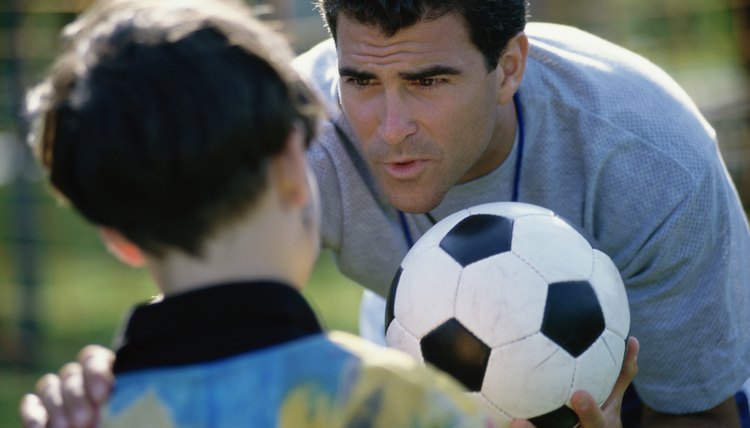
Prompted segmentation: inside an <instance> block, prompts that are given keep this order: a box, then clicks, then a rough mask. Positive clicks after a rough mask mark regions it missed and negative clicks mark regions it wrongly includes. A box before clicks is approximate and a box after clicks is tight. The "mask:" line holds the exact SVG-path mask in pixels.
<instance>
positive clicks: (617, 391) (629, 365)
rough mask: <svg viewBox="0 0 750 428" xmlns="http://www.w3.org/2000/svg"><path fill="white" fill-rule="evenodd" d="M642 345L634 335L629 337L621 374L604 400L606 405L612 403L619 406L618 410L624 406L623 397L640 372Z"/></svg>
mask: <svg viewBox="0 0 750 428" xmlns="http://www.w3.org/2000/svg"><path fill="white" fill-rule="evenodd" d="M640 348H641V345H640V344H639V343H638V339H636V338H635V337H633V336H630V337H629V338H628V349H627V353H626V354H625V360H624V361H623V362H622V369H621V370H620V376H618V377H617V381H616V382H615V386H614V387H613V388H612V394H611V395H610V396H609V398H607V401H605V402H604V407H606V406H609V405H611V404H615V405H616V406H617V410H618V411H619V410H620V407H621V406H622V397H623V395H625V390H626V389H628V386H629V385H630V383H631V382H632V381H633V379H634V378H635V375H636V374H638V351H639V350H640Z"/></svg>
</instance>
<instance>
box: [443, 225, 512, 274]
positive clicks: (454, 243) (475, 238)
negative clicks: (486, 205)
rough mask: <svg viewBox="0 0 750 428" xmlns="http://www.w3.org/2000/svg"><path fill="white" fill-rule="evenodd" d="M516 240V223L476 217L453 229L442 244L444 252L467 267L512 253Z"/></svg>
mask: <svg viewBox="0 0 750 428" xmlns="http://www.w3.org/2000/svg"><path fill="white" fill-rule="evenodd" d="M512 239H513V220H511V219H509V218H506V217H501V216H497V215H491V214H475V215H470V216H468V217H466V218H464V219H463V220H461V221H460V222H458V224H456V225H455V226H453V228H452V229H451V230H450V232H448V233H447V234H446V235H445V236H444V237H443V239H442V240H441V241H440V248H442V249H443V250H444V251H445V252H446V253H448V254H449V255H450V256H451V257H453V259H455V260H456V261H457V262H458V263H460V264H461V266H463V267H466V266H468V265H470V264H472V263H474V262H477V261H479V260H482V259H485V258H487V257H491V256H494V255H496V254H501V253H504V252H506V251H510V246H511V241H512Z"/></svg>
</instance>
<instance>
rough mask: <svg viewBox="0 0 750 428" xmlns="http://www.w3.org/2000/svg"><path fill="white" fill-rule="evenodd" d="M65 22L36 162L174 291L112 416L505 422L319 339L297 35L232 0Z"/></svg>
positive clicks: (119, 364) (134, 329) (132, 362)
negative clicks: (311, 291)
mask: <svg viewBox="0 0 750 428" xmlns="http://www.w3.org/2000/svg"><path fill="white" fill-rule="evenodd" d="M67 34H68V37H69V43H68V46H67V49H65V50H64V52H63V53H62V54H61V56H60V60H59V61H58V63H57V64H56V66H55V67H54V69H53V71H52V72H51V73H50V76H49V77H48V78H47V79H46V80H45V82H43V83H42V84H41V85H40V86H39V87H38V88H37V89H36V90H35V91H33V92H32V95H31V97H30V100H31V103H30V106H31V107H32V114H33V115H34V116H36V117H37V118H38V123H39V127H38V129H39V131H40V132H39V139H38V140H37V144H36V148H37V152H38V154H39V158H40V160H41V161H42V163H43V165H44V167H45V168H46V169H47V171H48V173H49V179H50V182H51V184H52V186H53V187H54V189H55V190H56V191H58V192H59V194H60V195H61V196H63V197H64V198H65V199H66V200H67V201H69V202H70V203H71V204H72V205H73V206H74V207H75V208H76V210H77V211H78V212H79V213H81V214H82V215H83V216H84V217H85V218H86V219H88V220H89V221H90V222H91V223H93V224H94V225H96V226H97V227H98V228H100V230H101V233H102V236H103V239H104V241H105V243H106V244H107V246H108V248H109V249H110V250H112V252H113V253H115V254H116V255H117V256H118V257H119V258H120V259H121V260H122V261H124V262H126V263H128V264H130V265H133V266H139V267H141V266H142V267H146V268H147V269H148V270H149V272H150V273H151V275H152V277H153V278H154V281H155V283H156V285H157V288H158V290H159V292H160V293H162V294H163V298H162V299H160V300H159V301H157V302H150V303H148V304H144V305H140V306H137V307H135V308H134V309H133V311H132V313H131V315H130V317H129V320H128V322H127V325H126V327H125V329H124V333H123V335H122V337H121V339H120V343H119V346H118V349H117V358H116V361H115V364H114V373H115V376H116V384H117V386H116V387H115V388H114V390H113V392H112V394H111V396H110V398H109V400H108V402H107V404H106V406H105V407H104V411H103V412H102V414H101V419H100V420H99V425H98V426H102V427H157V426H164V427H166V426H194V427H214V428H222V427H225V428H236V427H260V428H262V427H271V426H278V427H289V428H300V427H332V428H335V427H341V428H343V427H351V426H372V427H383V428H388V427H393V426H407V425H416V426H435V427H470V426H487V427H491V426H499V415H498V414H497V413H496V412H494V411H492V410H491V409H490V408H489V407H488V406H486V405H484V404H483V403H480V402H479V401H476V400H474V399H472V398H471V397H470V396H469V395H468V394H466V393H465V392H464V391H463V390H462V389H461V388H460V387H459V386H458V385H457V384H456V383H455V382H454V381H453V380H452V379H450V378H449V377H448V376H447V375H445V374H439V373H437V372H433V371H432V369H427V368H426V367H424V366H423V365H421V364H419V363H417V362H416V361H414V360H412V359H411V358H409V357H408V356H406V355H404V354H401V353H399V352H396V351H393V350H389V349H386V348H382V347H378V346H375V345H372V344H369V343H367V342H366V341H364V340H362V339H360V338H358V337H356V336H351V335H348V334H344V333H340V332H337V333H330V334H324V333H323V332H322V330H321V328H320V326H319V324H318V322H317V320H316V317H315V315H314V313H313V312H312V309H311V308H310V307H309V305H308V304H307V303H306V302H305V301H304V299H303V298H302V296H301V294H300V293H299V291H300V290H301V289H302V287H303V286H304V284H305V283H306V282H307V280H308V277H309V274H310V273H311V271H312V268H313V265H314V262H315V259H316V257H317V254H318V248H319V243H320V236H319V233H318V232H319V210H318V204H317V194H316V191H315V180H314V177H313V176H312V174H309V171H308V169H307V163H306V159H305V147H306V146H307V145H308V144H309V143H310V141H311V140H312V138H313V136H314V135H313V131H314V129H315V128H316V125H317V123H316V120H317V119H318V113H319V112H320V109H319V105H318V104H317V102H316V101H315V97H314V96H312V93H311V92H309V91H308V90H307V88H306V85H304V84H303V82H302V81H301V80H300V78H299V76H298V75H297V74H296V73H294V72H293V71H292V70H291V68H290V66H289V64H290V63H291V55H290V53H289V50H288V46H287V45H286V42H285V41H284V40H283V39H281V38H280V37H279V36H277V35H276V34H274V33H273V32H271V31H270V30H269V29H268V28H267V27H266V26H265V25H263V24H261V23H260V22H259V21H256V20H255V19H253V17H252V15H251V14H250V13H249V10H248V8H247V7H245V6H244V5H242V3H239V2H237V3H235V2H234V1H221V0H215V1H208V0H179V1H172V0H160V1H158V2H154V1H150V0H116V1H110V2H102V3H99V4H97V5H95V6H94V7H93V8H91V9H90V10H88V11H87V12H86V13H84V14H83V15H81V16H80V17H79V18H78V19H77V20H76V21H75V22H74V23H73V24H71V25H70V26H69V27H67ZM207 164H208V165H210V166H207ZM102 292H106V290H105V289H103V290H102ZM49 422H50V424H51V425H52V426H59V425H57V423H58V422H57V421H54V420H50V421H49Z"/></svg>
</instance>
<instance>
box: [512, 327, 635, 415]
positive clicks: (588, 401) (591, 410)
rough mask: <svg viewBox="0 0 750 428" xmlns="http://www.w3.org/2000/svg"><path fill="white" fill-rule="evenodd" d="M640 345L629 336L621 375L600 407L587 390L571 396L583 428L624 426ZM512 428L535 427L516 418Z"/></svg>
mask: <svg viewBox="0 0 750 428" xmlns="http://www.w3.org/2000/svg"><path fill="white" fill-rule="evenodd" d="M639 349H640V345H639V344H638V340H637V339H636V338H635V337H629V338H628V352H627V354H626V355H625V361H624V362H623V364H622V369H621V370H620V376H619V377H618V378H617V381H616V382H615V386H614V387H613V388H612V393H611V394H610V395H609V397H608V398H607V400H605V401H604V404H602V407H601V408H599V406H598V405H597V403H596V401H594V398H593V397H592V396H591V394H589V393H588V392H586V391H576V392H574V393H573V396H572V397H571V398H570V402H571V404H572V405H573V410H574V411H575V412H576V414H577V415H578V419H580V421H581V425H580V426H581V428H605V427H606V428H619V427H622V421H621V420H620V409H622V397H623V396H624V395H625V390H626V389H628V385H630V382H632V381H633V378H634V377H635V375H636V373H638V359H637V357H638V350H639ZM510 426H511V428H533V427H534V425H532V424H531V423H530V422H529V421H525V420H520V419H519V420H515V421H513V422H512V423H511V424H510Z"/></svg>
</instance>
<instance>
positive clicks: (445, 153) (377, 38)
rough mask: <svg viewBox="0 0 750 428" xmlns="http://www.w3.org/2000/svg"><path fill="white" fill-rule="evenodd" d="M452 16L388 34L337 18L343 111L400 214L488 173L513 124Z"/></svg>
mask: <svg viewBox="0 0 750 428" xmlns="http://www.w3.org/2000/svg"><path fill="white" fill-rule="evenodd" d="M461 19H462V18H461V17H460V16H458V15H455V14H449V15H446V16H443V17H441V18H438V19H435V20H432V21H421V22H419V23H417V24H416V25H414V26H412V27H409V28H406V29H404V30H402V31H399V32H398V33H396V34H395V35H394V36H392V37H386V36H384V35H383V34H382V33H381V32H380V30H379V29H377V28H375V27H370V26H366V25H362V24H360V23H357V22H356V21H355V20H353V19H349V18H347V17H346V16H344V15H341V16H339V19H338V29H337V51H338V60H339V73H340V75H341V79H340V82H339V85H340V94H341V104H342V107H343V110H344V114H345V115H346V117H347V118H348V119H349V122H350V123H351V125H352V127H353V129H354V132H355V134H356V137H357V139H358V142H359V144H360V148H361V149H362V152H363V153H364V155H365V157H366V159H367V160H368V163H369V165H370V167H371V169H372V171H373V174H374V175H375V178H376V179H377V181H378V184H379V186H380V188H381V189H382V191H383V192H384V193H385V195H386V196H387V198H388V200H389V201H390V203H391V204H392V205H393V206H395V207H396V208H398V209H400V210H402V211H406V212H426V211H429V210H431V209H433V208H434V207H436V206H437V205H438V204H439V203H440V201H441V200H442V199H443V197H444V196H445V194H446V192H447V191H448V190H449V189H450V187H451V186H453V185H454V184H456V183H460V182H464V181H468V180H471V179H474V178H477V177H480V176H482V175H484V174H487V173H488V172H490V171H491V170H492V169H494V168H495V167H497V166H498V165H499V164H500V163H501V162H502V161H503V159H505V157H506V156H507V154H508V152H509V150H510V148H511V145H512V140H513V133H514V132H515V122H513V123H505V120H504V118H506V117H507V115H504V114H502V113H501V111H502V109H505V110H507V106H504V107H503V106H501V105H500V104H499V102H498V85H499V84H500V82H499V80H498V73H502V71H501V70H500V69H499V68H498V69H495V70H493V71H491V72H488V71H487V67H486V65H485V61H484V57H483V56H482V54H481V53H480V52H479V50H478V49H477V48H476V47H475V46H474V45H473V44H472V43H471V41H470V39H469V34H468V32H467V31H466V29H465V28H464V25H463V24H462V21H461ZM499 70H500V71H499ZM501 118H503V119H502V120H501Z"/></svg>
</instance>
